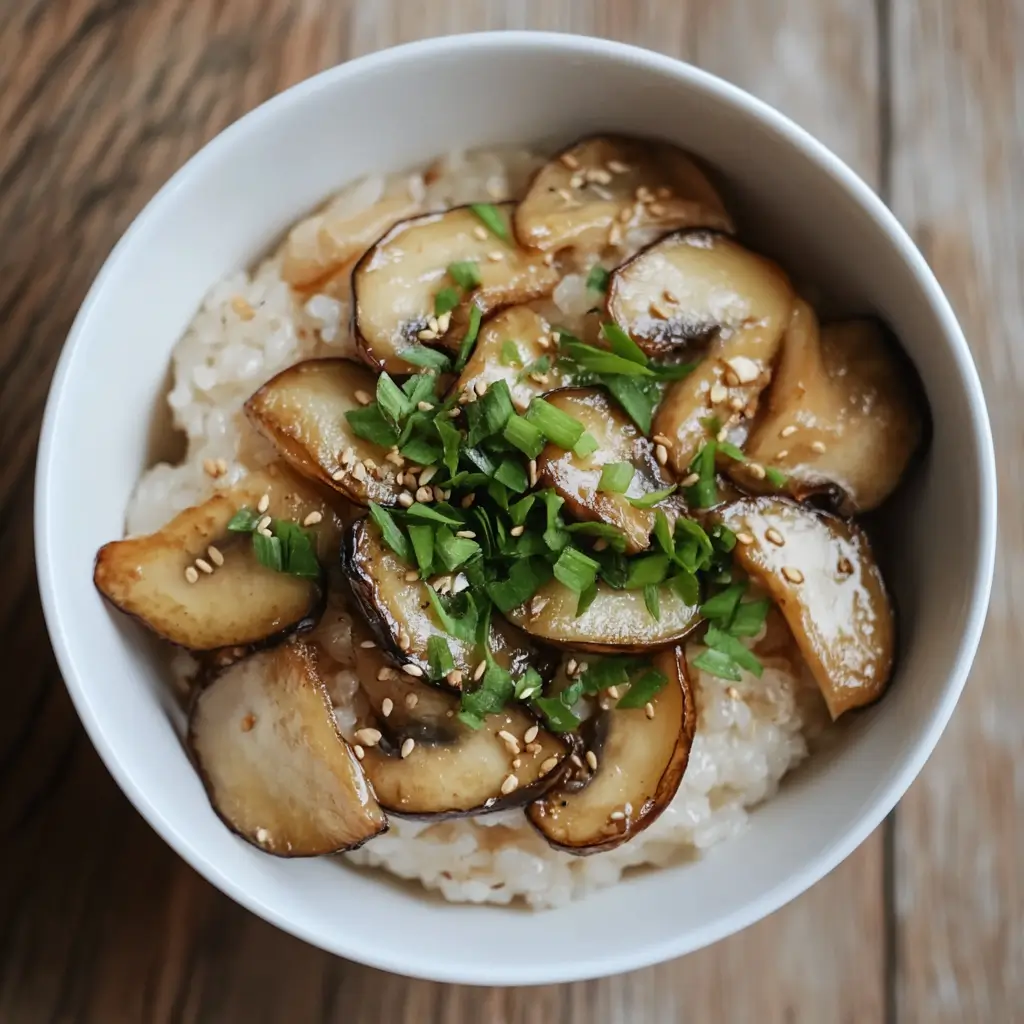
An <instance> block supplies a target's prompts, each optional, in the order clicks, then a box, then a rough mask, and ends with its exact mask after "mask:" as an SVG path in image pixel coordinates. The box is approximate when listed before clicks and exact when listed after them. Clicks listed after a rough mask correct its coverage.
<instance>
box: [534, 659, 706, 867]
mask: <svg viewBox="0 0 1024 1024" xmlns="http://www.w3.org/2000/svg"><path fill="white" fill-rule="evenodd" d="M654 668H655V669H657V670H658V671H660V672H662V673H663V674H664V675H665V676H667V677H668V682H667V683H666V684H665V685H664V686H663V687H662V689H661V690H659V691H658V692H657V693H656V694H654V695H653V696H652V697H651V699H650V701H649V702H648V704H647V706H646V707H639V708H629V709H627V708H618V707H612V708H609V709H608V710H607V711H599V712H597V713H596V714H595V716H594V717H592V718H590V719H588V720H587V721H586V722H584V723H583V726H582V728H581V738H582V740H583V743H584V745H585V746H586V748H587V750H588V751H592V752H593V754H594V757H595V758H596V762H595V763H596V768H595V767H593V766H592V764H591V763H590V759H588V761H587V762H584V765H583V767H581V768H577V769H576V770H575V772H574V773H573V774H572V775H571V776H570V777H569V778H568V779H567V780H566V781H565V782H564V783H562V784H561V785H559V786H558V787H556V788H555V789H552V790H550V791H549V792H548V793H546V794H545V795H544V796H542V797H541V798H540V799H539V800H536V801H534V802H533V803H532V804H530V806H529V807H528V808H527V810H526V816H527V818H528V819H529V821H530V823H531V824H532V825H533V826H534V828H536V829H537V830H538V831H539V832H540V834H541V835H542V836H544V838H545V839H546V840H547V841H548V842H549V843H550V844H551V845H552V846H554V847H555V848H556V849H559V850H565V851H566V852H568V853H574V854H578V855H587V854H591V853H600V852H603V851H606V850H612V849H614V848H615V847H616V846H621V845H622V844H623V843H625V842H628V841H629V840H630V839H632V838H633V837H634V836H636V835H637V834H639V833H640V832H642V831H643V830H644V829H645V828H647V826H648V825H650V824H651V823H652V822H654V821H655V820H656V819H657V818H658V816H659V815H660V814H661V812H662V811H664V810H665V808H666V807H667V806H668V805H669V804H670V803H671V802H672V798H673V797H674V796H675V794H676V791H677V790H678V789H679V784H680V782H681V781H682V779H683V774H684V773H685V771H686V765H687V762H688V760H689V756H690V747H691V745H692V743H693V736H694V732H695V730H696V724H697V712H696V706H695V703H694V695H693V690H692V687H691V685H690V681H689V678H688V676H687V670H686V659H685V657H684V656H683V650H682V648H680V647H675V648H672V649H671V650H667V651H663V652H662V653H661V654H659V655H658V656H657V657H656V658H655V659H654ZM634 685H635V684H634ZM628 692H629V691H628V690H627V691H626V693H627V695H628Z"/></svg>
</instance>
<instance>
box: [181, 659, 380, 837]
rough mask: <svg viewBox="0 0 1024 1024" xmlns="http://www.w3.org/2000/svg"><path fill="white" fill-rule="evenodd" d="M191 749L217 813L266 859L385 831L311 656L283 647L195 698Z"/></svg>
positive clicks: (235, 668) (237, 668) (230, 672)
mask: <svg viewBox="0 0 1024 1024" xmlns="http://www.w3.org/2000/svg"><path fill="white" fill-rule="evenodd" d="M188 741H189V746H190V748H191V750H192V753H193V755H194V756H195V759H196V762H197V764H198V765H199V772H200V775H201V776H202V779H203V783H204V785H205V786H206V792H207V794H208V796H209V798H210V803H211V804H212V805H213V809H214V810H215V811H216V812H217V814H218V815H219V816H220V817H221V818H222V819H223V821H224V823H225V824H226V825H227V826H228V828H230V829H231V830H232V831H233V832H236V833H237V834H238V835H240V836H241V837H242V838H243V839H245V840H247V841H248V842H250V843H252V844H253V845H255V846H258V847H259V848H260V849H262V850H266V851H267V853H273V854H275V855H277V856H279V857H316V856H319V855H320V854H324V853H339V852H341V851H342V850H354V849H355V848H356V847H358V846H361V845H362V844H363V843H365V842H366V841H367V840H368V839H372V838H373V837H374V836H375V835H378V834H380V833H381V832H384V831H386V830H387V818H385V816H384V813H383V811H381V809H380V806H379V804H378V803H377V801H376V799H375V798H374V795H373V792H372V791H371V789H370V787H369V785H368V784H367V782H366V778H365V776H364V775H363V772H362V770H361V768H360V767H359V763H358V761H357V760H356V758H355V755H354V754H353V753H352V751H351V750H350V749H349V747H348V745H347V744H346V743H345V741H344V740H343V739H342V737H341V734H340V733H339V732H338V727H337V725H336V723H335V721H334V713H333V711H332V709H331V702H330V698H329V697H328V696H327V691H326V689H325V688H324V684H323V682H322V681H321V680H320V677H319V676H318V675H317V667H316V653H315V648H313V647H310V646H308V645H306V644H302V643H289V644H284V645H282V646H280V647H275V648H274V649H273V650H270V651H261V652H259V653H257V654H254V655H252V656H251V657H249V658H246V659H245V660H244V661H240V662H238V663H236V664H235V665H232V666H231V667H230V668H228V669H226V670H225V671H224V672H223V673H221V675H219V676H218V677H217V678H216V679H215V680H214V681H213V682H212V683H211V684H210V685H209V686H208V687H207V688H206V689H204V690H202V691H201V692H200V694H199V696H198V697H197V699H196V702H195V704H194V705H193V707H192V714H191V716H190V719H189V732H188Z"/></svg>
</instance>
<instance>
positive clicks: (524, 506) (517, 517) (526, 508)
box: [508, 494, 537, 526]
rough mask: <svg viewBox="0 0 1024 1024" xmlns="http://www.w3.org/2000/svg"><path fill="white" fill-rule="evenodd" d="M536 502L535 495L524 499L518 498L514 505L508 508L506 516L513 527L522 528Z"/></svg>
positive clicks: (529, 495)
mask: <svg viewBox="0 0 1024 1024" xmlns="http://www.w3.org/2000/svg"><path fill="white" fill-rule="evenodd" d="M536 500H537V495H536V494H528V495H527V496H526V497H525V498H520V499H519V501H517V502H516V503H515V504H514V505H510V506H509V509H508V515H509V518H510V519H511V520H512V525H513V526H522V525H523V524H524V523H525V522H526V517H527V516H528V515H529V514H530V509H531V508H533V505H534V502H536Z"/></svg>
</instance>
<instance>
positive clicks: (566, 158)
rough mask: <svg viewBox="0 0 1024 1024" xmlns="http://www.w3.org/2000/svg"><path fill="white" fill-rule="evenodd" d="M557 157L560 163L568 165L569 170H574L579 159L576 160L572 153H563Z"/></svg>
mask: <svg viewBox="0 0 1024 1024" xmlns="http://www.w3.org/2000/svg"><path fill="white" fill-rule="evenodd" d="M558 159H559V160H560V161H561V163H562V164H564V165H565V166H566V167H568V168H569V170H570V171H575V170H576V169H577V168H578V167H579V165H580V162H579V160H577V159H576V157H575V156H573V154H572V153H563V154H562V155H561V156H560V157H559V158H558Z"/></svg>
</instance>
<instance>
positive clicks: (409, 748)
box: [402, 736, 416, 758]
mask: <svg viewBox="0 0 1024 1024" xmlns="http://www.w3.org/2000/svg"><path fill="white" fill-rule="evenodd" d="M415 749H416V741H415V740H414V739H413V738H412V737H411V736H409V737H407V738H406V740H405V742H404V743H403V744H402V757H403V758H405V757H408V756H409V755H410V754H411V753H412V752H413V750H415Z"/></svg>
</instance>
